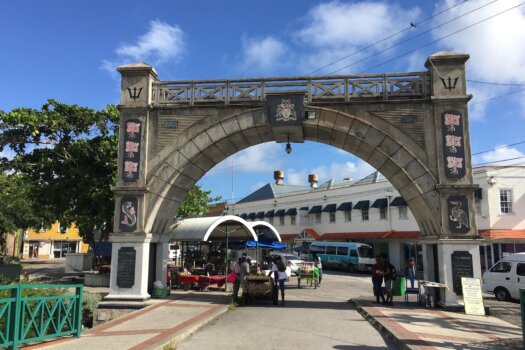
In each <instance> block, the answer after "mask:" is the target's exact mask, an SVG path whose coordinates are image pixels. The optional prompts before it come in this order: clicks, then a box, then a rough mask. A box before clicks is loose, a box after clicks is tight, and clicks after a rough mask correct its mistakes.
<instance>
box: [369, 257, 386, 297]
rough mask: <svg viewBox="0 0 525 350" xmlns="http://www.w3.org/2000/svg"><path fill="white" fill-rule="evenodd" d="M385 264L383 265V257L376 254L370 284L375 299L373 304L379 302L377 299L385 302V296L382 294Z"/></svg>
mask: <svg viewBox="0 0 525 350" xmlns="http://www.w3.org/2000/svg"><path fill="white" fill-rule="evenodd" d="M384 270H385V266H384V265H383V258H382V257H381V255H378V256H376V263H375V264H374V266H372V285H373V286H374V296H375V297H376V301H375V302H374V304H379V299H381V301H382V302H383V303H385V296H384V295H383V288H381V286H382V285H383V274H384Z"/></svg>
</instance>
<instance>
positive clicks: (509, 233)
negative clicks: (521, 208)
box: [479, 230, 525, 239]
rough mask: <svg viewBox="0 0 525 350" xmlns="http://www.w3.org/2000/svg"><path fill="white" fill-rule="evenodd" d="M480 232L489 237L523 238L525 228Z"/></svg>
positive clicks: (484, 236) (524, 236)
mask: <svg viewBox="0 0 525 350" xmlns="http://www.w3.org/2000/svg"><path fill="white" fill-rule="evenodd" d="M479 234H480V235H481V236H482V237H483V238H487V239H523V238H525V230H479Z"/></svg>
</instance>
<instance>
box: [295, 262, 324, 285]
mask: <svg viewBox="0 0 525 350" xmlns="http://www.w3.org/2000/svg"><path fill="white" fill-rule="evenodd" d="M301 280H304V283H305V284H307V285H310V287H312V286H313V287H314V288H317V286H318V285H319V269H318V268H317V267H315V265H314V263H313V262H303V263H300V264H299V275H298V276H297V288H301Z"/></svg>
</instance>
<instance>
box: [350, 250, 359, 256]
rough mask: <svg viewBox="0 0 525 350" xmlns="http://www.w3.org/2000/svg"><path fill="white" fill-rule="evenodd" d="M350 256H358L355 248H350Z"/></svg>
mask: <svg viewBox="0 0 525 350" xmlns="http://www.w3.org/2000/svg"><path fill="white" fill-rule="evenodd" d="M350 256H352V257H356V258H357V257H358V256H357V250H355V249H352V250H350Z"/></svg>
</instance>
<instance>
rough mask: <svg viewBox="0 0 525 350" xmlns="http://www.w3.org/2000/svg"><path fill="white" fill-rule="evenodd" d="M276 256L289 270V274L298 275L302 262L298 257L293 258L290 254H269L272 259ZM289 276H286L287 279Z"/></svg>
mask: <svg viewBox="0 0 525 350" xmlns="http://www.w3.org/2000/svg"><path fill="white" fill-rule="evenodd" d="M276 255H278V256H280V257H281V259H282V261H283V263H284V264H285V265H286V266H287V267H289V268H290V272H291V273H293V274H294V275H296V276H297V275H298V274H299V264H301V263H303V262H304V260H301V259H300V258H299V257H298V256H295V255H293V254H290V253H281V252H270V256H271V257H274V256H276ZM289 276H290V275H288V277H289Z"/></svg>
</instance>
